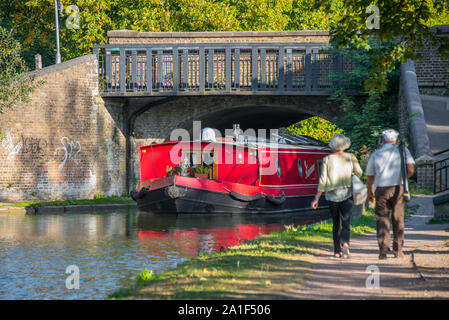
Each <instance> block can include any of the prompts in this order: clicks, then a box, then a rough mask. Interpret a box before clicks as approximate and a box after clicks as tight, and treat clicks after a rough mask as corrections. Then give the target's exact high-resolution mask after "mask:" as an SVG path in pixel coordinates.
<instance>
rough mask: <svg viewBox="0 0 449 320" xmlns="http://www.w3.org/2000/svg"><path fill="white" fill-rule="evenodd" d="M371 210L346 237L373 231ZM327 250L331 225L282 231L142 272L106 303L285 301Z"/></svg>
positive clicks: (373, 218) (365, 213)
mask: <svg viewBox="0 0 449 320" xmlns="http://www.w3.org/2000/svg"><path fill="white" fill-rule="evenodd" d="M375 225H376V221H375V217H374V211H373V210H372V209H368V210H366V211H365V212H364V214H363V216H362V217H361V218H360V219H359V220H357V221H353V222H351V236H354V237H355V236H361V235H364V234H366V233H368V232H372V231H375ZM331 248H332V223H331V222H330V221H325V222H321V223H317V224H314V225H308V226H300V227H297V228H295V227H293V226H286V227H285V230H284V231H278V232H273V233H271V234H268V235H263V236H260V237H257V238H256V239H254V240H251V241H247V242H245V243H243V244H241V245H238V246H235V247H231V248H228V249H227V250H226V251H225V252H216V253H211V254H200V255H199V256H197V257H196V258H192V259H189V260H187V261H185V262H183V263H180V264H178V266H177V267H176V268H175V269H172V270H168V271H164V272H161V273H160V274H153V272H152V271H148V270H144V271H142V272H141V273H140V274H139V275H138V276H137V279H136V282H135V284H134V285H132V286H131V287H128V288H122V289H119V290H117V291H116V292H114V293H113V294H111V295H110V296H109V297H108V298H109V299H263V298H269V299H288V298H290V297H291V296H292V292H293V290H294V288H297V287H298V286H301V284H302V283H304V279H305V278H306V277H307V275H308V274H309V273H310V271H311V270H312V268H313V264H312V262H313V257H314V256H315V255H316V254H317V253H318V252H319V250H320V249H331Z"/></svg>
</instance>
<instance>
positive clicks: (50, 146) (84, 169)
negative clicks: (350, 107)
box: [0, 30, 449, 200]
mask: <svg viewBox="0 0 449 320" xmlns="http://www.w3.org/2000/svg"><path fill="white" fill-rule="evenodd" d="M108 38H109V41H108V42H109V44H107V45H96V46H94V54H93V55H87V56H84V57H80V58H76V59H73V60H70V61H66V62H63V63H61V64H59V65H54V66H50V67H47V68H44V69H42V70H38V71H35V72H34V73H33V74H34V75H35V76H36V77H37V78H40V79H42V80H44V81H45V84H44V85H43V86H42V87H40V88H39V89H38V90H36V92H34V93H33V94H32V96H31V102H29V103H20V104H18V105H17V106H16V107H15V108H14V109H13V110H8V111H7V112H5V114H4V115H3V116H2V118H1V119H0V127H1V128H2V130H3V131H4V135H3V136H2V137H1V138H0V139H1V143H0V162H1V163H2V166H0V200H15V199H25V198H27V199H32V198H44V199H45V198H48V197H52V198H86V197H92V196H93V195H94V194H96V193H101V194H105V195H112V194H122V193H125V192H127V190H128V189H129V188H131V187H132V186H133V185H134V184H135V182H136V180H137V179H138V169H139V163H138V157H137V150H138V146H139V145H142V144H149V143H152V142H162V141H166V140H167V139H168V138H169V135H170V132H171V131H172V130H173V129H175V128H186V129H191V126H192V122H193V121H194V120H200V121H202V126H203V127H205V126H209V127H214V128H217V129H219V130H223V129H225V128H231V127H232V124H233V123H240V124H241V127H242V128H243V129H247V128H254V129H257V128H267V129H268V128H279V127H285V126H288V125H290V124H292V123H295V122H297V121H300V120H302V119H305V118H308V117H310V116H314V115H317V116H321V117H323V118H325V119H328V120H332V119H333V118H334V117H335V116H338V114H337V113H336V108H335V107H334V106H332V105H329V104H328V103H327V97H328V91H327V88H328V87H329V86H330V85H331V84H332V79H331V78H330V77H329V75H330V73H332V72H346V71H348V70H350V69H351V68H352V65H351V63H350V61H346V60H345V59H344V58H343V57H338V56H332V55H331V54H330V53H329V52H328V50H327V46H328V41H329V33H328V31H289V32H210V33H209V32H194V33H188V32H187V33H152V32H148V33H142V32H136V31H127V30H119V31H110V32H108ZM432 50H433V51H432V52H434V51H435V50H434V49H432ZM424 58H425V59H424V60H422V61H420V62H418V63H417V64H416V70H417V73H418V71H419V70H421V71H420V73H419V74H418V82H419V83H420V89H421V86H423V87H425V88H430V89H435V88H436V89H442V88H444V84H445V83H447V81H449V76H448V75H447V72H446V73H444V72H441V70H444V68H446V66H447V61H446V60H444V61H443V60H441V59H440V58H439V57H438V56H436V55H429V54H427V55H426V56H425V57H424ZM426 59H427V60H426ZM429 70H431V71H430V72H429ZM435 75H437V76H436V77H435Z"/></svg>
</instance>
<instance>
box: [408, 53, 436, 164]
mask: <svg viewBox="0 0 449 320" xmlns="http://www.w3.org/2000/svg"><path fill="white" fill-rule="evenodd" d="M401 86H402V90H404V98H405V103H406V108H407V113H408V114H409V115H410V114H414V115H415V116H414V117H413V118H412V119H411V121H410V130H411V132H412V134H411V141H410V142H411V143H412V144H413V147H414V148H413V149H414V150H415V152H416V158H420V157H423V158H426V159H427V158H429V157H430V158H433V155H432V152H431V151H430V141H429V136H428V133H427V126H426V121H425V119H424V110H423V107H422V102H421V96H420V93H419V87H418V82H417V80H416V71H415V64H414V63H413V61H412V60H407V61H406V62H404V63H402V64H401Z"/></svg>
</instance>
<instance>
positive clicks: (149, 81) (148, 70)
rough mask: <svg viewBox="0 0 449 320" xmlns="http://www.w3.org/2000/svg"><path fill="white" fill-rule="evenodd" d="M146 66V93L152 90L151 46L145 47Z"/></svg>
mask: <svg viewBox="0 0 449 320" xmlns="http://www.w3.org/2000/svg"><path fill="white" fill-rule="evenodd" d="M146 67H147V68H146V78H147V84H146V85H147V93H149V94H151V91H152V90H153V54H152V49H151V48H149V49H147V65H146Z"/></svg>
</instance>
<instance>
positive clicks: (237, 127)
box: [232, 124, 241, 141]
mask: <svg viewBox="0 0 449 320" xmlns="http://www.w3.org/2000/svg"><path fill="white" fill-rule="evenodd" d="M232 127H233V131H234V136H235V141H239V135H240V132H241V130H240V125H239V124H234V125H233V126H232Z"/></svg>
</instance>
